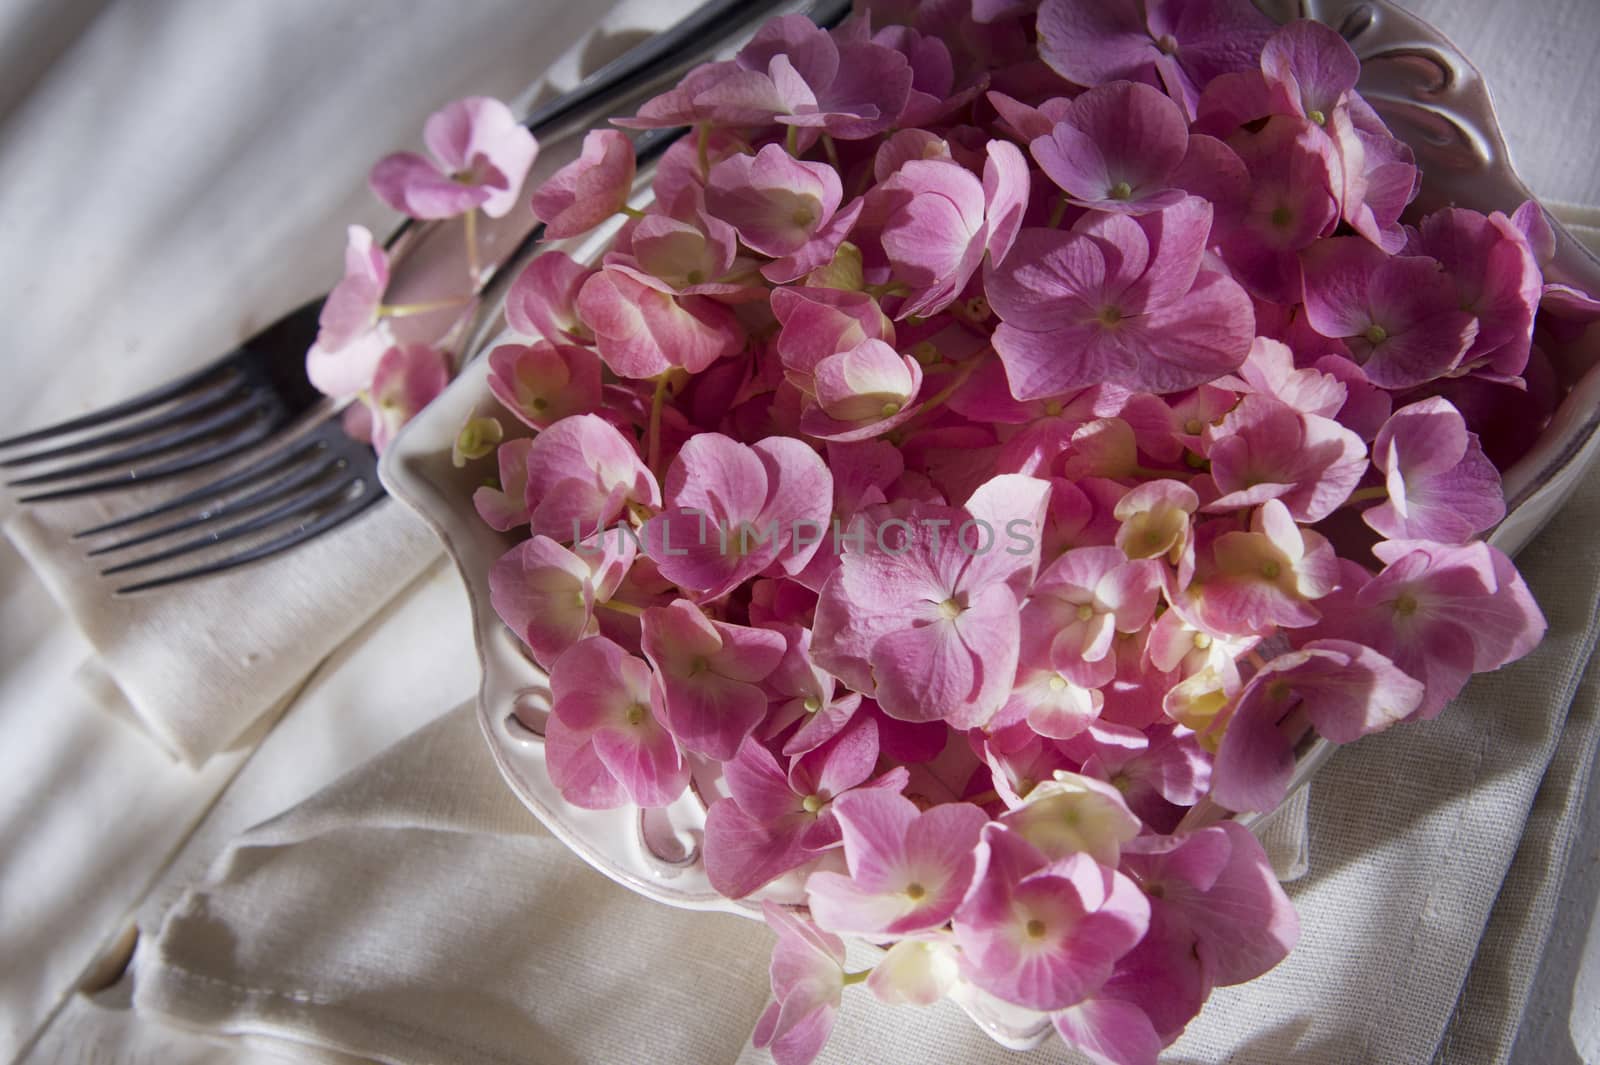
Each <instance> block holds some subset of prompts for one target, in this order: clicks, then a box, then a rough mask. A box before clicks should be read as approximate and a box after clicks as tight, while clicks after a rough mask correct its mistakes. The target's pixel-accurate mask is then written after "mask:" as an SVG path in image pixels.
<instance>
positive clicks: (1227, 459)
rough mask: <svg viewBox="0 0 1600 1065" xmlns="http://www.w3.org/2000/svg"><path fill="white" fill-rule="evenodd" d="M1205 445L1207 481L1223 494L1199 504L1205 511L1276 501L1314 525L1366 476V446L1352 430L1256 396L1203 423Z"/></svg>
mask: <svg viewBox="0 0 1600 1065" xmlns="http://www.w3.org/2000/svg"><path fill="white" fill-rule="evenodd" d="M1205 440H1206V458H1208V459H1210V460H1211V476H1212V479H1213V480H1214V481H1215V482H1216V486H1217V490H1218V491H1219V492H1221V493H1223V494H1222V495H1221V496H1220V497H1219V498H1217V499H1215V500H1213V501H1211V502H1210V503H1208V504H1206V508H1205V509H1206V510H1207V511H1212V512H1217V511H1226V510H1233V509H1237V508H1241V507H1251V506H1258V505H1260V504H1261V503H1264V502H1266V501H1267V500H1268V499H1277V500H1279V501H1281V502H1282V503H1283V505H1284V506H1285V507H1286V508H1287V509H1288V511H1289V516H1290V517H1292V518H1294V519H1295V520H1296V521H1303V522H1307V523H1311V522H1318V521H1321V520H1322V519H1323V518H1326V517H1327V516H1328V515H1329V514H1332V513H1333V512H1334V511H1335V510H1336V509H1338V507H1339V506H1340V504H1342V503H1343V502H1344V501H1345V500H1346V499H1348V498H1349V497H1350V493H1351V492H1352V491H1354V489H1355V487H1356V485H1357V484H1359V483H1360V482H1361V478H1362V476H1363V475H1364V474H1365V473H1366V472H1367V448H1366V445H1365V444H1363V443H1362V442H1361V438H1360V437H1359V436H1357V435H1356V434H1355V433H1352V432H1351V431H1350V430H1349V429H1346V428H1345V427H1344V426H1342V425H1340V424H1339V423H1338V422H1336V421H1334V420H1333V419H1332V418H1324V417H1322V416H1320V415H1316V414H1305V413H1302V412H1300V411H1298V410H1295V409H1294V408H1293V407H1291V406H1289V405H1288V404H1287V403H1284V402H1282V401H1281V400H1278V399H1274V398H1270V397H1268V396H1266V395H1262V394H1260V393H1257V394H1255V395H1248V396H1246V397H1245V398H1244V399H1243V401H1241V402H1240V404H1239V405H1238V406H1237V407H1235V408H1234V409H1233V410H1232V411H1230V412H1229V413H1228V415H1227V416H1226V417H1225V418H1223V420H1222V423H1221V424H1220V425H1217V426H1208V427H1207V428H1206V431H1205Z"/></svg>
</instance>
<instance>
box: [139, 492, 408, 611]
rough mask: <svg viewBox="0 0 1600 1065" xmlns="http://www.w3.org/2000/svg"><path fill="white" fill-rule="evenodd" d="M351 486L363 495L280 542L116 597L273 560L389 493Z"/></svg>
mask: <svg viewBox="0 0 1600 1065" xmlns="http://www.w3.org/2000/svg"><path fill="white" fill-rule="evenodd" d="M351 483H353V484H357V485H360V486H361V488H362V489H363V491H362V492H361V494H360V495H354V496H351V497H349V498H347V499H346V500H345V501H344V502H342V503H340V504H339V505H338V506H336V507H334V508H333V509H331V510H328V511H325V512H323V513H322V514H321V515H320V516H318V517H317V518H316V519H315V520H314V521H311V522H308V523H306V524H304V525H299V526H297V527H295V528H294V529H293V530H292V531H291V532H289V533H287V534H285V535H284V536H280V537H278V538H277V539H276V540H269V541H267V542H266V543H264V544H258V545H256V546H255V547H252V548H250V549H249V550H246V551H241V552H239V553H238V554H237V555H229V556H228V557H227V558H221V559H217V560H216V561H214V562H207V563H206V564H205V565H202V566H196V567H195V568H194V569H188V570H183V571H182V572H180V573H171V574H167V575H165V576H161V577H156V578H153V579H151V580H148V581H140V582H139V583H137V584H129V585H124V586H123V587H121V588H118V589H116V591H115V592H113V593H112V594H113V595H118V596H123V595H133V594H134V593H136V592H145V591H150V590H151V589H154V588H164V587H166V586H168V585H172V584H178V583H181V582H183V581H192V580H195V579H197V578H200V577H209V576H211V575H212V574H215V573H226V572H227V571H228V570H231V569H237V568H238V567H240V566H243V565H247V564H248V563H251V562H256V561H258V560H260V559H263V558H270V557H272V556H273V555H276V554H279V553H281V552H284V551H287V550H289V549H290V548H292V547H296V546H298V545H300V544H303V543H305V542H306V541H307V540H312V539H315V538H316V537H318V536H320V535H322V534H323V533H325V532H327V531H328V530H329V529H332V528H335V527H336V526H339V525H343V524H344V523H345V522H347V521H349V520H350V519H351V518H353V517H355V516H356V515H357V514H360V513H361V512H362V511H364V510H366V509H367V508H368V507H370V506H372V505H373V504H374V503H376V502H378V501H379V500H381V499H384V498H386V497H387V493H385V492H384V491H383V489H382V488H381V487H380V486H378V485H376V484H373V483H371V482H369V481H367V480H365V479H363V480H358V481H353V482H351Z"/></svg>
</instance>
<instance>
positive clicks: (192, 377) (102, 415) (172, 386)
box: [0, 364, 231, 448]
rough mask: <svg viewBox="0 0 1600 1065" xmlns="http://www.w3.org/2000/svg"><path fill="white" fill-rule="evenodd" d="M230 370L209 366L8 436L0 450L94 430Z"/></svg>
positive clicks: (0, 441)
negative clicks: (94, 407) (88, 409)
mask: <svg viewBox="0 0 1600 1065" xmlns="http://www.w3.org/2000/svg"><path fill="white" fill-rule="evenodd" d="M230 369H231V367H230V366H228V365H226V364H222V365H213V366H207V367H205V368H204V369H201V370H197V371H195V372H194V373H191V374H187V375H186V376H183V377H179V378H177V379H176V380H173V381H169V382H168V383H166V384H164V385H162V386H161V387H159V388H153V389H151V390H150V391H148V392H143V393H141V394H139V395H137V396H134V397H133V398H131V399H125V400H123V401H122V402H121V403H113V404H112V405H111V406H109V407H101V408H100V409H99V410H94V411H90V412H89V413H88V414H84V415H82V416H80V417H77V418H69V419H67V420H66V421H62V422H56V423H55V424H54V425H46V426H44V427H43V428H42V429H30V430H29V431H28V432H26V433H19V434H18V435H16V436H9V437H6V438H5V439H4V440H0V448H12V447H16V446H18V445H20V444H31V443H34V442H35V441H38V440H44V439H46V438H48V437H52V436H60V435H63V434H66V433H75V432H78V431H79V430H81V429H93V428H94V427H95V426H98V425H104V424H106V423H107V422H113V421H116V420H118V419H120V418H125V417H128V416H129V415H133V414H138V413H140V412H142V411H146V410H149V409H150V408H151V407H154V406H157V405H159V404H162V403H167V402H169V401H171V400H173V399H176V398H177V397H178V396H181V395H183V394H184V393H186V392H189V391H190V390H192V389H193V388H194V387H195V386H196V385H199V384H202V383H204V382H206V381H209V380H211V379H212V378H215V377H218V376H219V375H221V374H222V373H223V372H224V371H227V370H230Z"/></svg>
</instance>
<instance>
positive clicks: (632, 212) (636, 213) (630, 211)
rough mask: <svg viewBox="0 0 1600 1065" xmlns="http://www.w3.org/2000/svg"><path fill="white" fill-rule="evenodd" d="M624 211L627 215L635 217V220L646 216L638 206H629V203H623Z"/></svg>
mask: <svg viewBox="0 0 1600 1065" xmlns="http://www.w3.org/2000/svg"><path fill="white" fill-rule="evenodd" d="M622 213H623V214H625V215H627V216H628V217H629V218H632V219H634V220H638V219H640V218H643V217H644V212H643V211H641V210H639V208H637V207H629V206H628V205H627V204H623V205H622Z"/></svg>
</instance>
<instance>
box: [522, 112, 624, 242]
mask: <svg viewBox="0 0 1600 1065" xmlns="http://www.w3.org/2000/svg"><path fill="white" fill-rule="evenodd" d="M633 175H634V158H633V142H632V141H630V140H629V139H628V137H627V135H626V134H623V133H620V132H618V131H617V130H614V129H596V130H591V131H589V132H588V133H587V134H585V135H584V138H583V151H582V152H581V153H580V154H579V156H578V158H576V159H574V160H573V161H572V162H570V163H568V164H567V165H566V166H564V167H562V168H561V169H560V170H557V171H556V172H555V173H554V174H552V175H551V176H550V179H549V180H548V181H546V182H545V183H544V184H543V185H541V186H539V187H538V188H537V189H535V190H534V193H533V213H534V215H535V216H536V217H537V218H538V219H539V221H541V222H543V223H544V234H545V236H546V237H550V238H554V239H562V238H566V237H576V236H578V235H580V234H583V233H587V232H588V231H589V230H591V229H593V228H594V227H595V226H597V225H599V224H600V223H601V222H604V221H605V220H606V219H607V218H610V217H611V216H612V215H614V214H616V213H617V212H618V211H620V210H622V208H623V207H624V206H626V205H627V202H628V196H629V194H630V193H631V192H632V191H633Z"/></svg>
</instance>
